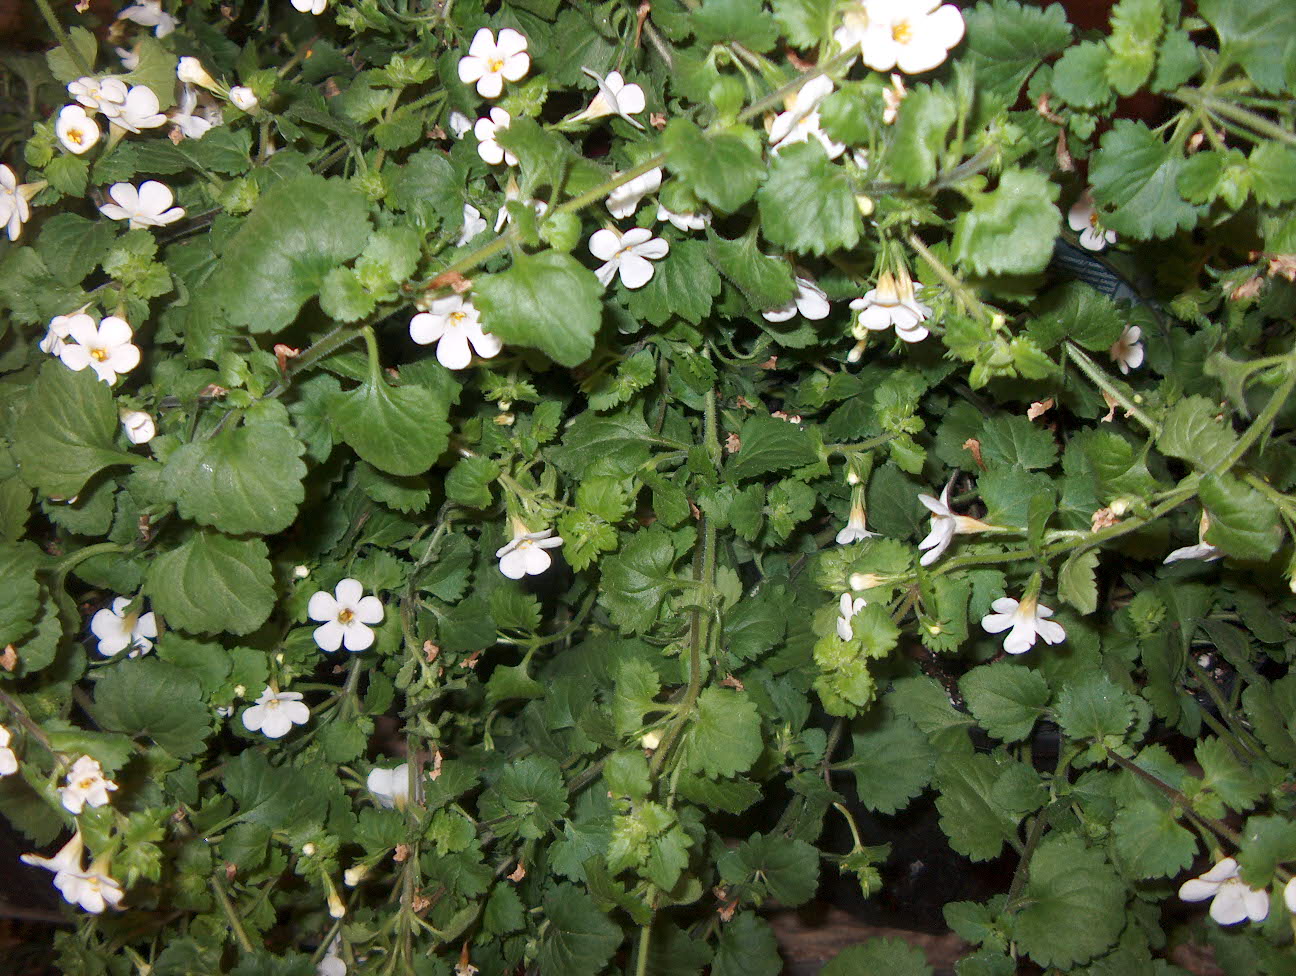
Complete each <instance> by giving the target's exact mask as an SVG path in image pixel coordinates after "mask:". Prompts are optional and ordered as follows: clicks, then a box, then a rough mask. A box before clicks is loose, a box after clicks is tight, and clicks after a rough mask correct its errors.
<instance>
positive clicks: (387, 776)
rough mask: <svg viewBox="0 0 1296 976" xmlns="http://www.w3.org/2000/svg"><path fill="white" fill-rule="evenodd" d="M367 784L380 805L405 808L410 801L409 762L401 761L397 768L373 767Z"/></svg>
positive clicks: (388, 807)
mask: <svg viewBox="0 0 1296 976" xmlns="http://www.w3.org/2000/svg"><path fill="white" fill-rule="evenodd" d="M365 785H366V786H368V787H369V792H370V793H372V794H373V795H374V797H375V798H377V800H378V803H379V805H380V806H384V807H386V808H387V809H389V810H390V809H391V808H392V807H395V808H396V809H397V810H403V809H405V804H407V803H409V763H401V764H400V765H399V766H397V767H396V768H395V769H377V768H375V769H371V770H369V778H368V779H366V780H365ZM415 786H416V793H417V784H415Z"/></svg>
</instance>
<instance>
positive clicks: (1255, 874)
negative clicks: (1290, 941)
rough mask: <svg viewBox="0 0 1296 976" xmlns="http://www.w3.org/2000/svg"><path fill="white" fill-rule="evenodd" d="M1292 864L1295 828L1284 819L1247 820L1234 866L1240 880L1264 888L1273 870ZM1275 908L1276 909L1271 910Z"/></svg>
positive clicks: (1271, 877) (1295, 852)
mask: <svg viewBox="0 0 1296 976" xmlns="http://www.w3.org/2000/svg"><path fill="white" fill-rule="evenodd" d="M1294 860H1296V824H1294V823H1292V822H1291V820H1289V819H1287V818H1286V817H1248V818H1247V822H1246V829H1245V830H1243V831H1242V849H1241V850H1240V852H1239V853H1238V864H1239V866H1240V867H1241V868H1242V880H1243V881H1245V882H1246V883H1247V884H1249V885H1251V886H1252V887H1255V888H1266V887H1268V886H1269V884H1270V883H1271V881H1272V879H1273V875H1274V869H1275V868H1276V867H1277V866H1278V865H1279V864H1282V863H1284V862H1290V861H1294ZM1274 907H1275V908H1277V906H1274Z"/></svg>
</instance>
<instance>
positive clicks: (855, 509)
mask: <svg viewBox="0 0 1296 976" xmlns="http://www.w3.org/2000/svg"><path fill="white" fill-rule="evenodd" d="M876 536H877V533H876V532H870V531H869V530H868V529H867V528H866V527H865V525H864V506H863V505H852V506H851V510H850V518H849V519H848V520H847V522H846V527H845V528H843V529H842V530H841V531H840V532H838V533H837V545H839V546H848V545H850V544H851V543H852V542H859V541H861V540H863V539H872V538H875V537H876Z"/></svg>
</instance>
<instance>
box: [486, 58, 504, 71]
mask: <svg viewBox="0 0 1296 976" xmlns="http://www.w3.org/2000/svg"><path fill="white" fill-rule="evenodd" d="M486 70H487V71H489V72H490V73H491V74H495V72H497V71H503V70H504V59H503V58H490V59H489V60H488V61H487V62H486Z"/></svg>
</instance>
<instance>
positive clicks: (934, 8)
mask: <svg viewBox="0 0 1296 976" xmlns="http://www.w3.org/2000/svg"><path fill="white" fill-rule="evenodd" d="M963 32H964V24H963V15H962V14H961V13H959V9H958V8H957V7H955V6H954V5H953V4H950V3H946V4H941V2H940V0H856V2H855V3H854V4H853V5H852V6H851V7H850V8H849V9H848V10H847V11H846V12H845V14H844V15H843V18H842V26H841V27H840V28H838V29H837V31H836V32H835V33H834V34H833V38H834V40H836V41H837V43H838V44H839V45H841V47H842V49H843V50H850V49H851V48H854V47H858V48H859V49H860V54H861V55H862V56H863V58H864V63H865V64H866V65H868V66H869V67H870V68H872V69H873V70H874V71H890V70H891V69H892V68H899V69H900V70H901V71H903V72H904V73H905V74H907V75H914V74H920V73H922V72H924V71H930V70H931V69H932V68H935V67H937V66H938V65H939V64H941V62H943V61H944V60H945V58H946V57H947V56H948V54H949V51H950V48H952V47H954V45H956V44H958V42H959V41H961V40H962V39H963Z"/></svg>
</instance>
